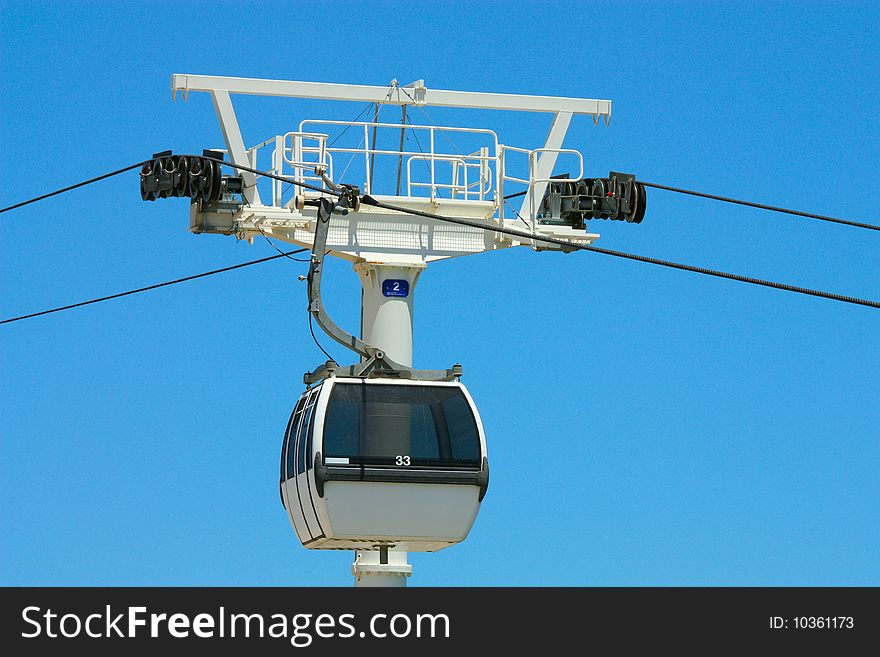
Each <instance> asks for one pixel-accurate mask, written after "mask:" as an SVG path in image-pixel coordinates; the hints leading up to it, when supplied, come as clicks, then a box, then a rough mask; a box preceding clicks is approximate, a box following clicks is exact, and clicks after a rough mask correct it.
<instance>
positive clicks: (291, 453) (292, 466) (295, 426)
mask: <svg viewBox="0 0 880 657" xmlns="http://www.w3.org/2000/svg"><path fill="white" fill-rule="evenodd" d="M302 416H303V414H302V411H301V410H299V411H297V412H296V413H295V414H294V416H293V423H292V424H291V425H290V438H289V439H288V441H287V478H288V479H290V478H291V477H295V476H296V438H297V436H298V435H299V427H300V424H302V422H301V420H302Z"/></svg>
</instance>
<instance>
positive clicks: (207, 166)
mask: <svg viewBox="0 0 880 657" xmlns="http://www.w3.org/2000/svg"><path fill="white" fill-rule="evenodd" d="M222 159H223V153H222V152H220V151H211V150H205V151H203V152H202V155H201V157H200V156H198V155H172V153H171V151H163V152H161V153H154V154H153V157H152V158H151V159H150V160H149V161H148V162H145V163H144V165H143V166H142V167H141V198H142V199H143V200H145V201H155V200H156V199H157V198H169V197H183V198H190V199H192V200H193V201H198V200H202V201H218V200H219V199H220V197H221V196H222V195H223V194H224V193H240V192H241V190H242V180H241V178H236V177H234V176H223V175H222V172H221V168H220V167H221V165H220V162H218V161H217V160H222Z"/></svg>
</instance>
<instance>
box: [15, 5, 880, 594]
mask: <svg viewBox="0 0 880 657" xmlns="http://www.w3.org/2000/svg"><path fill="white" fill-rule="evenodd" d="M0 11H2V20H0V25H2V27H0V61H2V64H0V70H2V83H3V84H2V87H3V94H2V96H3V97H2V100H0V153H2V154H0V164H2V169H0V170H2V181H3V184H2V187H0V206H2V205H8V204H10V203H13V202H15V201H18V200H21V199H24V198H28V197H30V196H34V195H37V194H39V193H42V192H45V191H48V190H51V189H55V188H57V187H61V186H63V185H65V184H68V183H71V182H75V181H77V180H81V179H83V178H86V177H89V176H92V175H96V174H98V173H101V172H104V171H107V170H110V169H113V168H116V167H119V166H124V165H126V164H129V163H132V162H136V161H139V160H141V159H143V158H144V157H147V156H149V155H150V154H151V153H153V152H155V151H159V150H162V149H165V148H173V149H175V150H176V151H178V152H185V151H192V150H195V149H201V148H203V147H217V146H222V136H221V134H220V131H219V128H218V125H217V122H216V118H215V115H214V111H213V108H212V105H211V102H210V98H209V97H208V96H206V95H204V94H201V95H199V94H193V95H191V96H190V98H189V101H188V102H187V103H184V102H182V100H181V99H180V98H178V100H177V102H172V101H171V99H170V75H171V74H172V73H174V72H181V73H206V74H216V75H229V76H251V77H266V78H286V79H302V80H316V81H330V82H350V83H365V84H378V85H383V84H387V83H388V81H389V80H391V78H397V79H398V80H400V81H401V82H409V81H410V80H413V79H416V78H424V80H425V81H426V84H427V85H428V86H429V87H435V88H452V89H466V90H485V91H497V92H515V93H531V94H545V95H567V96H580V97H587V98H609V99H611V100H613V102H614V119H613V121H612V123H611V125H610V127H604V126H599V127H594V126H593V125H592V123H591V122H590V121H589V120H588V119H586V120H583V119H582V120H580V121H579V122H577V123H576V124H575V125H573V127H572V129H571V131H570V133H569V136H568V138H567V141H566V146H569V147H574V148H579V149H581V150H582V151H583V152H584V154H585V156H586V161H587V172H588V174H589V175H606V174H607V172H608V171H609V170H611V169H613V170H617V171H631V172H634V173H636V174H637V175H638V176H639V177H641V178H642V179H644V180H650V181H655V182H660V183H668V184H671V185H678V186H682V187H689V188H693V189H699V190H704V191H710V192H717V193H720V194H728V195H732V196H740V197H744V198H751V199H755V200H762V201H765V202H768V203H774V204H778V205H782V206H788V207H795V208H801V209H804V210H808V211H813V212H819V213H826V214H833V215H837V216H842V217H847V218H852V219H857V220H862V221H871V222H874V223H877V222H878V216H877V210H876V208H877V206H878V191H877V189H878V188H877V180H878V179H880V167H878V158H877V152H878V145H880V140H878V128H877V119H876V108H877V101H878V98H877V89H878V87H877V79H878V74H880V66H878V52H880V49H878V41H877V34H878V32H880V12H878V9H877V5H876V4H874V3H871V4H869V3H865V4H848V3H840V2H835V3H830V4H817V3H784V4H775V3H760V4H758V3H741V4H720V3H718V4H716V3H711V4H707V3H696V2H694V3H684V4H675V5H672V6H670V7H662V8H661V7H660V6H659V5H653V4H627V3H608V2H600V3H596V4H583V5H581V6H576V5H572V4H571V3H559V4H555V3H536V2H528V3H519V4H501V3H497V4H492V3H489V4H487V3H474V4H472V5H466V4H464V3H453V2H430V3H413V4H411V5H409V6H408V8H407V9H404V8H402V7H401V6H400V5H398V4H396V3H395V5H393V7H392V5H390V4H388V5H382V4H367V3H343V2H332V3H302V4H299V5H294V4H292V3H277V4H274V5H273V4H271V3H243V2H234V3H226V2H211V3H199V2H191V3H186V8H185V9H184V8H182V7H181V6H180V5H179V4H173V3H167V4H166V3H147V4H144V3H97V2H80V3H76V4H75V5H73V4H71V3H64V4H62V3H57V4H56V3H45V2H40V3H18V2H15V3H12V2H3V3H2V4H0ZM236 103H237V104H236V108H237V110H238V112H239V119H240V122H241V125H242V128H243V132H244V137H245V140H246V141H247V142H248V143H251V144H253V143H256V142H258V141H262V140H263V139H266V138H268V137H270V136H272V135H275V134H276V133H279V132H284V131H287V130H291V129H294V124H295V123H298V121H299V120H300V119H301V118H310V117H311V118H338V119H350V118H352V116H353V115H354V114H356V113H357V111H358V110H359V107H356V106H354V105H353V104H341V105H330V104H327V105H324V104H321V103H314V102H312V103H309V102H306V101H303V102H295V101H282V100H279V99H270V100H259V99H253V98H241V97H239V98H238V99H237V100H236ZM438 114H442V113H440V112H438ZM441 118H443V119H447V118H448V119H449V120H450V121H453V120H454V121H457V122H460V123H461V124H463V125H468V124H470V125H473V124H474V123H475V122H477V121H478V122H479V123H478V125H481V126H483V127H490V128H492V129H494V130H496V131H497V132H498V133H499V135H500V138H501V139H502V141H503V142H504V143H507V144H511V145H515V146H527V147H535V146H538V145H540V144H541V142H542V141H543V138H544V137H545V135H546V130H547V125H548V124H547V120H548V119H547V117H546V116H543V115H534V116H532V115H524V116H518V115H513V114H503V113H486V114H485V116H475V115H473V114H469V113H466V112H465V113H460V114H456V113H455V112H453V111H450V112H448V113H446V114H442V116H441ZM0 221H2V227H3V230H2V233H0V250H2V263H3V264H2V268H0V288H2V298H0V315H2V317H9V316H13V315H18V314H23V313H27V312H32V311H36V310H41V309H44V308H49V307H54V306H58V305H63V304H66V303H71V302H75V301H79V300H83V299H87V298H91V297H94V296H101V295H104V294H111V293H114V292H117V291H122V290H126V289H130V288H134V287H139V286H142V285H147V284H150V283H154V282H158V281H162V280H167V279H170V278H175V277H177V276H183V275H187V274H193V273H198V272H201V271H205V270H208V269H213V268H216V267H221V266H224V265H229V264H234V263H238V262H243V261H245V260H249V259H254V258H258V257H263V256H267V255H271V254H272V253H273V251H271V249H270V248H269V246H268V245H267V244H265V242H263V243H260V242H256V243H255V244H254V245H253V246H248V245H247V244H246V243H237V242H236V241H235V240H234V239H233V238H230V237H220V236H207V235H206V236H195V235H192V234H190V233H189V232H188V230H187V227H188V208H187V205H186V202H185V201H180V200H172V201H164V202H157V203H154V204H147V203H143V202H142V201H141V200H140V197H139V193H138V188H137V176H136V175H135V174H128V175H126V176H121V177H117V178H115V179H112V180H110V181H105V182H103V183H100V184H97V185H94V186H91V187H89V188H87V189H84V190H79V191H76V192H73V193H70V194H67V195H63V196H61V197H57V198H54V199H51V200H47V201H45V202H42V203H39V204H35V205H31V206H29V207H27V208H23V209H21V210H18V211H15V212H10V213H7V214H5V215H4V216H3V217H2V218H0ZM596 223H598V224H599V225H598V229H599V232H601V233H602V239H601V240H600V242H599V244H600V245H602V246H605V247H608V248H614V249H621V250H630V251H634V252H637V253H641V254H648V255H654V256H658V257H662V258H668V259H672V260H680V261H683V262H688V263H693V264H698V265H703V266H707V267H715V268H719V269H725V270H729V271H734V272H738V273H742V274H748V275H753V276H759V277H766V278H770V279H774V280H782V281H787V282H791V283H794V284H798V285H803V286H807V287H816V288H821V289H827V290H832V291H836V292H840V293H845V294H851V295H855V296H864V297H869V298H873V299H878V298H880V284H878V273H877V272H878V265H880V258H878V255H877V254H878V246H880V241H878V239H880V238H878V236H877V235H876V234H875V233H871V232H868V231H860V230H857V229H852V228H844V227H835V226H832V225H828V224H823V223H819V222H814V221H810V220H799V219H794V218H788V217H785V216H782V215H776V216H774V215H772V214H768V213H765V212H761V211H758V210H751V209H747V208H740V207H734V206H725V205H721V204H717V203H712V202H710V201H704V200H699V199H690V198H688V197H682V196H679V195H672V194H669V193H666V192H660V191H650V192H649V203H648V213H647V217H646V219H645V221H644V223H643V224H642V225H641V226H632V225H620V224H618V223H614V224H612V223H611V222H596ZM303 271H304V270H303V269H302V267H301V266H299V265H296V264H294V263H291V262H289V261H276V262H273V263H270V264H266V265H261V266H258V267H253V268H249V269H246V270H242V271H239V272H235V273H229V274H224V275H223V276H218V277H213V278H209V279H205V280H201V281H197V282H192V283H187V284H184V285H179V286H174V287H171V288H167V289H163V290H159V291H155V292H151V293H148V294H142V295H137V296H133V297H129V298H126V299H123V300H119V301H114V302H109V303H105V304H98V305H95V306H92V307H88V308H83V309H78V310H74V311H71V312H66V313H60V314H57V315H53V316H47V317H42V318H38V319H34V320H28V321H24V322H20V323H16V324H13V325H8V326H4V327H2V328H0V354H2V376H0V432H2V441H0V496H2V500H3V502H2V504H0V583H2V584H39V585H51V584H59V585H68V584H95V585H100V584H112V585H124V584H138V585H151V584H157V585H162V584H189V585H215V584H216V585H220V584H231V585H237V584H242V585H244V584H255V585H275V584H278V585H312V584H329V585H350V583H351V576H350V574H349V570H348V569H349V563H350V562H351V555H350V554H349V553H326V554H325V553H314V552H309V551H307V550H304V549H303V548H301V547H300V546H299V543H298V542H297V540H296V537H295V536H294V534H293V531H292V529H291V528H290V526H289V524H288V521H287V519H286V517H285V514H284V512H283V511H282V508H281V505H280V503H279V499H278V462H277V461H278V453H279V447H280V439H281V434H282V431H283V429H284V426H285V422H286V420H287V416H288V414H289V412H290V408H291V407H292V404H293V403H294V401H295V399H296V398H297V396H298V395H299V393H300V391H301V383H300V381H301V374H302V372H303V371H305V370H307V369H310V368H312V367H313V366H315V365H316V364H317V363H318V362H319V361H321V359H322V357H321V354H320V353H319V352H318V351H317V349H316V348H315V347H314V345H313V344H312V342H311V339H310V338H309V335H308V327H307V323H306V313H305V312H303V311H304V309H305V305H306V300H305V290H304V288H303V286H302V284H300V283H298V282H297V281H296V276H297V275H298V274H300V273H303ZM326 288H327V290H328V297H329V304H330V308H331V311H332V312H334V313H335V314H336V316H337V318H338V319H339V321H341V322H343V323H345V324H347V325H348V326H349V327H351V328H352V329H354V328H356V326H357V303H358V296H359V293H358V285H357V279H356V277H355V276H354V274H353V273H351V271H350V268H349V267H348V266H347V265H345V264H342V263H339V264H338V265H336V266H334V267H331V268H330V270H329V275H328V280H327V282H326ZM415 333H416V335H415V364H416V365H417V366H419V367H445V366H447V365H448V364H449V363H451V362H454V361H460V362H461V363H463V365H464V368H465V378H464V381H465V383H466V384H467V385H468V387H469V389H470V390H471V392H472V394H473V395H474V397H475V399H476V401H477V403H478V404H479V407H480V410H481V412H482V415H483V418H484V420H485V424H486V429H487V433H488V439H489V441H490V443H489V450H490V459H491V463H492V483H491V486H490V490H489V494H488V496H487V498H486V501H485V503H484V505H483V508H482V511H481V512H480V516H479V517H478V519H477V522H476V525H475V527H474V529H473V531H472V533H471V535H470V537H469V538H468V539H467V541H466V542H465V543H463V544H461V545H459V546H457V547H453V548H451V549H448V550H445V551H443V552H441V553H438V554H433V555H412V556H411V562H412V563H413V564H414V576H413V578H412V580H411V584H412V585H482V584H485V585H499V584H500V585H507V584H523V585H543V584H552V585H637V584H646V585H810V584H818V585H833V584H873V585H877V584H880V562H878V556H877V555H878V554H880V505H878V500H880V483H878V472H880V393H878V389H880V356H878V338H877V336H878V334H880V313H878V312H877V311H876V310H872V309H869V308H863V307H856V306H850V305H844V304H841V303H837V302H832V301H824V300H820V299H815V298H809V297H803V296H797V295H794V294H788V293H785V292H779V291H774V290H769V289H764V288H757V287H753V286H749V285H743V284H737V283H733V282H728V281H722V280H717V279H712V278H708V277H701V276H698V275H695V274H688V273H682V272H677V271H671V270H666V269H661V268H658V267H654V266H650V265H644V264H638V263H633V262H627V261H621V260H617V259H613V258H609V257H606V256H602V255H598V254H590V253H579V254H571V255H563V254H557V253H534V252H532V251H530V250H528V249H516V250H508V251H506V252H502V253H495V254H489V255H485V256H481V257H470V258H462V259H457V260H452V261H448V262H445V263H441V264H437V265H434V266H432V267H431V268H430V269H429V271H428V272H427V273H426V274H425V275H423V277H422V278H421V280H420V282H419V286H418V289H417V296H416V325H415ZM325 342H329V341H326V340H325ZM334 355H336V356H337V358H339V359H340V360H341V359H343V358H344V355H343V354H342V353H341V350H338V349H337V350H334Z"/></svg>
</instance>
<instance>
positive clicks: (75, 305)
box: [0, 249, 308, 324]
mask: <svg viewBox="0 0 880 657" xmlns="http://www.w3.org/2000/svg"><path fill="white" fill-rule="evenodd" d="M303 251H308V249H297V250H295V251H287V252H285V253H280V254H278V255H273V256H269V257H268V258H260V259H259V260H250V261H248V262H242V263H240V264H237V265H232V266H230V267H223V268H221V269H213V270H211V271H206V272H204V273H202V274H194V275H192V276H185V277H183V278H175V279H174V280H173V281H165V282H164V283H156V284H154V285H148V286H146V287H139V288H137V289H136V290H128V291H127V292H119V293H117V294H111V295H109V296H106V297H99V298H97V299H90V300H89V301H80V302H79V303H72V304H70V305H67V306H61V307H59V308H52V309H50V310H41V311H40V312H36V313H30V314H29V315H21V316H19V317H11V318H9V319H4V320H0V324H11V323H12V322H18V321H21V320H22V319H30V318H31V317H39V316H40V315H48V314H50V313H58V312H61V311H62V310H71V309H73V308H79V307H80V306H88V305H90V304H93V303H100V302H101V301H110V300H111V299H119V298H120V297H126V296H128V295H130V294H138V293H139V292H147V291H149V290H155V289H158V288H160V287H166V286H168V285H176V284H177V283H184V282H186V281H192V280H195V279H197V278H204V277H205V276H213V275H214V274H222V273H223V272H227V271H232V270H233V269H242V268H244V267H250V266H251V265H259V264H262V263H264V262H269V261H270V260H277V259H278V258H286V257H289V256H291V255H293V254H295V253H302V252H303Z"/></svg>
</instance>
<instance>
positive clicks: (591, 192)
mask: <svg viewBox="0 0 880 657" xmlns="http://www.w3.org/2000/svg"><path fill="white" fill-rule="evenodd" d="M537 215H538V221H539V222H540V223H542V224H557V225H566V226H571V227H572V228H577V229H583V228H584V222H585V221H589V220H590V219H611V220H614V221H627V222H629V223H633V224H638V223H641V221H642V219H643V218H644V216H645V186H644V185H642V184H641V183H639V182H636V177H635V176H634V175H632V174H629V173H615V172H614V171H612V172H611V173H609V174H608V177H607V178H581V179H580V180H568V179H567V178H559V179H555V180H552V181H550V182H549V183H548V184H547V191H546V192H545V193H544V198H543V199H541V204H540V206H539V208H538V212H537Z"/></svg>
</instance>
